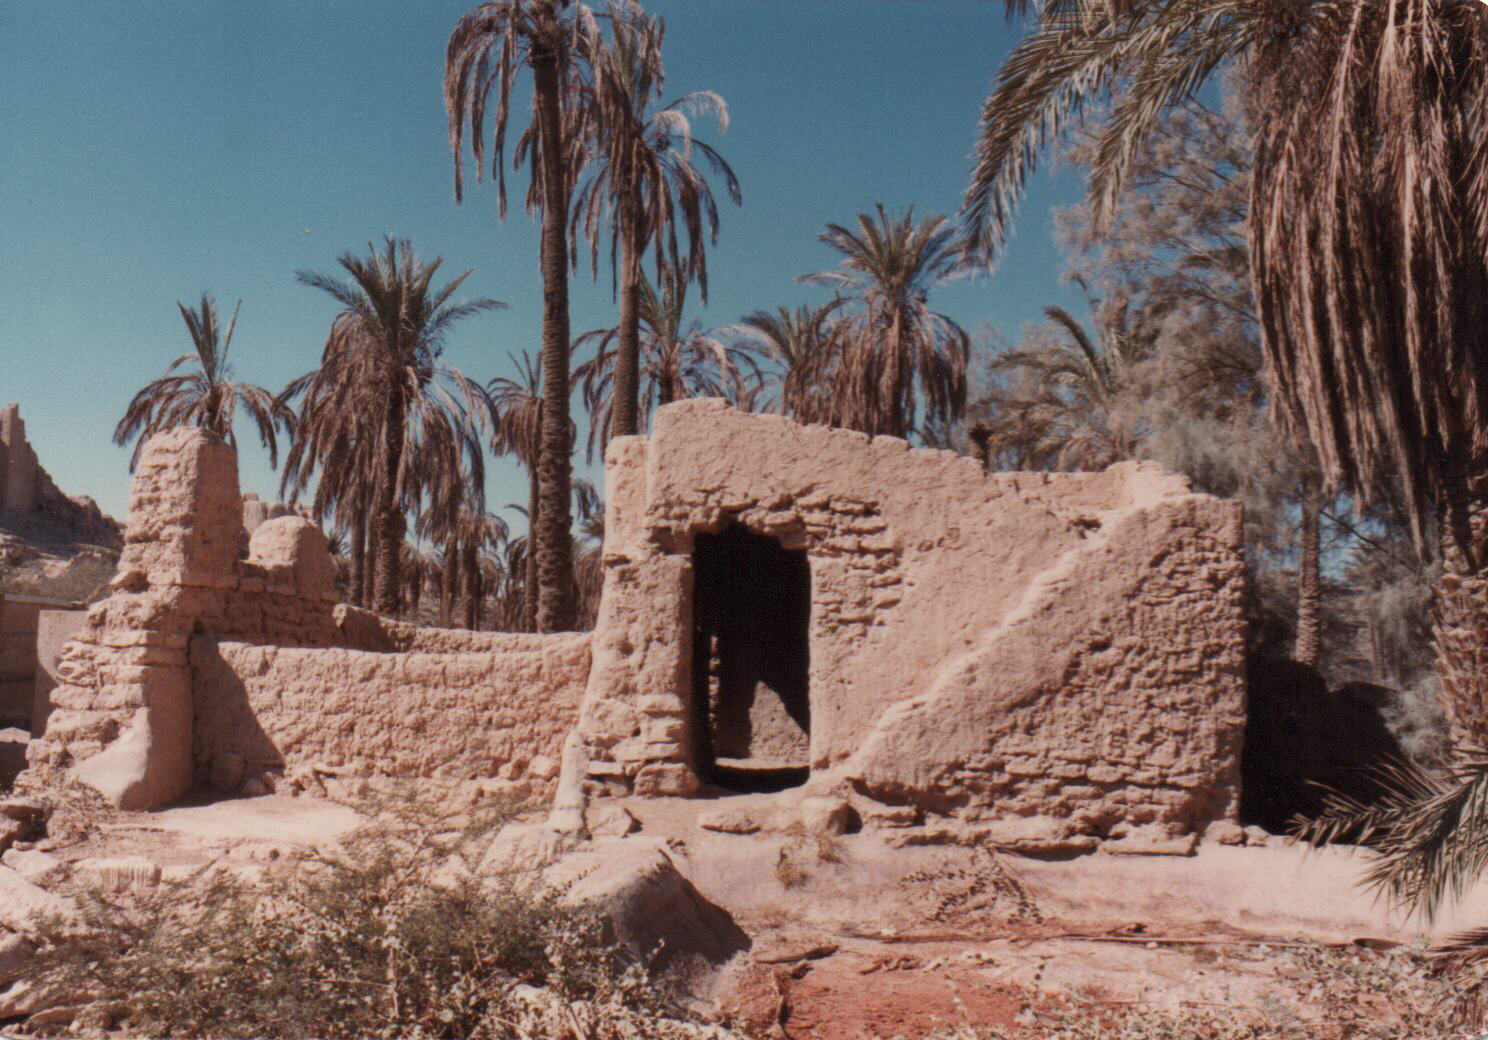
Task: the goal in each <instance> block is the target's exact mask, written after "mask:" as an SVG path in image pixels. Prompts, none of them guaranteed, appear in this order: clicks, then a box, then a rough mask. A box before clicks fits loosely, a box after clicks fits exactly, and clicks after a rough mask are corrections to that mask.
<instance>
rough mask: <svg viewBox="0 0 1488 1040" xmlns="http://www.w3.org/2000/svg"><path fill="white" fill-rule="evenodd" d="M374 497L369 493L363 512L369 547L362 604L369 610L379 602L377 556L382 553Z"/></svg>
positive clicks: (363, 571)
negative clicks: (379, 550)
mask: <svg viewBox="0 0 1488 1040" xmlns="http://www.w3.org/2000/svg"><path fill="white" fill-rule="evenodd" d="M372 497H373V496H372V495H370V494H368V495H367V499H368V503H367V506H366V508H365V509H364V510H363V512H362V544H364V545H365V546H366V547H367V562H366V565H365V566H364V567H363V569H362V606H364V607H366V608H367V609H368V610H371V609H373V608H374V607H375V606H376V604H377V598H376V584H377V557H378V556H379V555H380V554H379V553H378V551H377V544H378V538H377V517H376V516H374V515H373V512H372V510H373V506H374V503H373V502H372V501H371V499H372Z"/></svg>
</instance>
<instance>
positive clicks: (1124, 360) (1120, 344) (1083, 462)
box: [977, 278, 1143, 470]
mask: <svg viewBox="0 0 1488 1040" xmlns="http://www.w3.org/2000/svg"><path fill="white" fill-rule="evenodd" d="M1076 281H1079V279H1078V278H1077V279H1076ZM1081 284H1082V288H1083V283H1081ZM1086 299H1087V300H1088V301H1089V303H1090V309H1091V313H1092V314H1094V315H1095V319H1096V327H1097V329H1098V333H1097V335H1096V336H1094V337H1092V336H1091V335H1090V334H1089V333H1088V332H1087V331H1086V330H1085V327H1084V325H1082V324H1081V323H1080V322H1079V321H1078V320H1077V319H1076V318H1075V317H1074V316H1073V315H1072V314H1070V313H1069V312H1068V311H1066V310H1065V309H1064V308H1063V307H1046V308H1044V314H1045V315H1046V316H1047V317H1048V318H1049V321H1050V326H1051V327H1050V328H1047V329H1042V330H1038V331H1035V332H1034V333H1033V334H1032V336H1031V339H1029V340H1027V341H1025V342H1024V344H1022V345H1020V346H1019V347H1017V348H1016V349H1014V350H1009V351H1007V352H1005V353H1003V354H1000V355H998V357H997V359H996V361H995V362H993V365H992V371H993V374H994V375H995V376H998V377H1001V378H1000V379H999V380H998V381H997V382H996V383H995V384H994V385H993V387H992V389H991V392H990V393H989V394H988V395H987V398H986V399H985V400H984V401H982V402H979V406H980V409H981V410H985V411H986V412H987V413H988V418H987V419H986V420H984V421H983V422H982V423H980V424H978V425H979V432H978V434H977V437H978V438H981V439H982V440H985V442H986V447H985V448H984V449H983V448H979V451H985V452H986V453H987V455H988V457H989V458H991V457H999V458H1011V459H1016V460H1017V464H1018V465H1019V466H1020V467H1021V468H1026V469H1076V470H1101V469H1105V468H1106V467H1107V466H1109V465H1111V464H1112V463H1113V462H1120V461H1121V460H1123V459H1132V458H1136V457H1137V455H1138V453H1139V449H1140V447H1141V443H1142V440H1143V430H1142V428H1141V425H1142V424H1141V422H1140V419H1139V418H1138V417H1136V416H1134V415H1131V414H1128V409H1127V408H1125V407H1124V406H1125V405H1126V404H1128V403H1129V402H1128V401H1127V398H1128V397H1129V396H1130V395H1131V394H1132V393H1133V375H1134V370H1135V368H1136V366H1137V365H1138V364H1139V363H1140V362H1141V361H1142V354H1143V351H1142V345H1141V343H1140V342H1139V341H1138V340H1137V338H1136V337H1134V336H1133V335H1132V333H1131V329H1130V325H1129V319H1128V316H1127V307H1126V304H1125V303H1124V302H1121V301H1109V302H1106V303H1104V304H1102V303H1099V302H1098V301H1096V300H1095V299H1093V298H1092V297H1090V295H1089V292H1088V290H1087V292H1086ZM1051 332H1052V333H1053V334H1052V335H1051V334H1050V333H1051ZM983 465H986V463H985V462H984V463H983Z"/></svg>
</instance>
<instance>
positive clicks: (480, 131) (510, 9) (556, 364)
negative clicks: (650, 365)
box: [444, 0, 597, 632]
mask: <svg viewBox="0 0 1488 1040" xmlns="http://www.w3.org/2000/svg"><path fill="white" fill-rule="evenodd" d="M596 32H597V30H596V29H595V27H594V16H593V13H592V12H591V11H590V9H589V8H588V7H587V6H586V5H584V4H582V3H577V2H575V0H490V2H487V3H483V4H480V5H479V6H477V7H475V8H474V9H472V10H471V11H469V12H468V13H467V14H466V15H465V16H464V17H463V18H461V19H460V21H459V22H458V23H457V24H456V25H455V29H454V32H452V33H451V34H450V39H449V46H448V48H447V49H446V51H445V62H444V104H445V109H446V111H447V112H448V113H449V136H450V148H451V150H452V151H453V152H454V157H455V201H456V202H458V201H459V200H460V198H461V194H462V187H463V185H462V177H461V160H462V158H463V149H464V134H465V127H466V125H467V123H468V124H469V127H470V138H471V148H472V151H473V153H474V157H475V162H476V177H477V179H479V177H480V174H481V166H482V164H483V163H484V160H485V119H486V107H487V104H488V102H489V100H490V97H491V92H492V90H495V91H496V107H495V110H494V113H493V114H494V116H495V124H496V125H495V128H494V132H493V134H492V138H491V145H492V147H491V151H492V160H491V175H492V177H493V178H494V179H495V181H496V185H497V197H498V205H499V208H500V212H501V216H502V218H503V219H504V218H505V216H506V170H505V142H506V122H507V117H508V116H509V115H510V112H511V94H512V87H513V85H514V84H515V81H516V75H517V72H518V70H519V69H520V68H521V67H523V66H525V67H527V68H529V69H530V70H531V71H532V88H533V109H534V112H535V126H536V132H535V133H530V134H529V135H528V136H527V138H526V139H525V140H524V141H523V142H522V143H523V144H525V145H526V148H525V149H519V154H518V159H519V160H520V159H521V158H523V157H525V158H527V159H529V160H530V162H531V164H532V169H533V172H534V181H535V183H534V194H533V195H530V196H529V202H530V203H531V202H536V203H537V205H538V206H539V207H540V209H541V211H542V246H541V255H540V257H539V262H540V264H541V267H542V277H543V323H542V368H543V393H544V408H543V414H542V430H541V445H540V447H541V451H540V453H539V456H538V459H537V468H538V471H539V477H540V479H539V489H540V494H541V496H542V509H541V513H540V518H541V523H540V524H539V526H538V528H537V535H538V538H537V542H538V544H537V567H538V572H539V575H540V578H541V582H540V589H539V605H538V627H539V628H540V629H541V630H542V631H544V632H559V631H566V630H568V629H571V628H573V626H574V621H575V614H574V609H575V608H574V601H573V555H572V538H571V535H570V532H569V527H570V524H571V520H570V514H569V483H570V481H571V478H572V461H571V458H570V454H569V452H570V450H571V441H570V437H569V423H570V420H569V408H568V397H569V368H568V362H569V346H570V344H569V328H568V266H567V262H568V236H567V229H566V219H567V217H568V200H569V194H570V192H571V190H572V187H573V184H574V181H575V178H577V176H578V169H577V166H578V164H579V161H580V159H581V153H579V152H577V151H576V150H575V148H574V142H575V141H576V137H575V136H574V134H573V133H572V132H571V130H570V132H568V133H567V134H566V133H565V125H566V122H565V114H564V112H565V107H566V106H571V102H572V93H573V85H574V82H575V80H576V76H575V71H576V66H577V62H578V61H580V60H581V59H582V56H583V40H585V39H592V38H593V37H594V36H595V35H596ZM571 122H572V116H571V115H570V118H569V121H568V125H570V126H571ZM539 185H540V188H539Z"/></svg>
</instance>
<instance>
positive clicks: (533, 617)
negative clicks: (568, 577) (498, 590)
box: [522, 468, 541, 632]
mask: <svg viewBox="0 0 1488 1040" xmlns="http://www.w3.org/2000/svg"><path fill="white" fill-rule="evenodd" d="M537 484H538V480H537V469H536V468H533V469H531V470H529V471H528V474H527V567H526V570H527V575H526V578H525V580H524V581H523V582H522V608H523V609H522V620H523V622H524V628H525V630H526V631H528V632H536V631H537V541H536V532H537V515H538V509H539V508H540V505H541V502H540V498H539V496H538V493H537Z"/></svg>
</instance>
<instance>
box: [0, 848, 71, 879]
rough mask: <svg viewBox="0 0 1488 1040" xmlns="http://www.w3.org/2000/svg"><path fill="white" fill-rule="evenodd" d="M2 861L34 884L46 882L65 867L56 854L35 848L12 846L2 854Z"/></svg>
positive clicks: (0, 859) (0, 860) (0, 861)
mask: <svg viewBox="0 0 1488 1040" xmlns="http://www.w3.org/2000/svg"><path fill="white" fill-rule="evenodd" d="M0 863H3V864H4V865H5V866H7V867H9V868H10V869H11V870H14V871H15V872H16V873H17V874H19V875H21V877H23V878H25V879H26V880H27V881H29V882H31V883H32V884H33V885H42V884H45V883H46V881H47V879H48V878H50V877H52V876H53V875H54V874H56V873H58V872H59V871H61V870H62V869H63V866H64V864H63V862H62V861H61V860H60V859H58V858H57V857H56V856H53V855H50V854H48V853H45V852H39V851H37V850H35V849H20V848H12V849H8V850H6V852H5V854H4V855H0Z"/></svg>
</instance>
